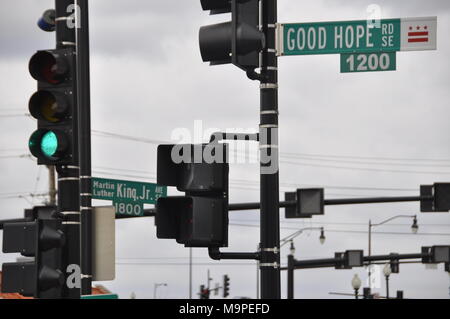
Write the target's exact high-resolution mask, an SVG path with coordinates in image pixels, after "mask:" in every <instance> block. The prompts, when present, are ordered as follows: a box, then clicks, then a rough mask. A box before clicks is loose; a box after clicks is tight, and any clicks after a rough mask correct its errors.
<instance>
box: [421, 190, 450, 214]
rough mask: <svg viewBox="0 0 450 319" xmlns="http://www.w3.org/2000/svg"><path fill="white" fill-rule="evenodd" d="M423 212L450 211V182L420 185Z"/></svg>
mask: <svg viewBox="0 0 450 319" xmlns="http://www.w3.org/2000/svg"><path fill="white" fill-rule="evenodd" d="M420 196H421V197H422V198H421V200H420V211H421V212H445V213H448V212H450V183H434V184H433V185H421V186H420Z"/></svg>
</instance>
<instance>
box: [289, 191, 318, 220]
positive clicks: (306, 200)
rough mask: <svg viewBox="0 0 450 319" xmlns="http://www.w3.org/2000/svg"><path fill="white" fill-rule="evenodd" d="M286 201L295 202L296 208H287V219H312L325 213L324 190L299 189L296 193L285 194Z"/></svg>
mask: <svg viewBox="0 0 450 319" xmlns="http://www.w3.org/2000/svg"><path fill="white" fill-rule="evenodd" d="M285 200H286V201H295V202H296V205H295V207H287V208H286V210H285V217H286V218H311V217H312V216H313V215H323V214H324V212H325V209H324V207H325V201H324V189H323V188H307V189H300V188H299V189H297V191H296V192H287V193H285Z"/></svg>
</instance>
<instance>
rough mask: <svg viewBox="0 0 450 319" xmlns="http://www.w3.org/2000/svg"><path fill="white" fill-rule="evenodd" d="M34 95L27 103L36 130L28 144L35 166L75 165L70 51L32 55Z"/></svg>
mask: <svg viewBox="0 0 450 319" xmlns="http://www.w3.org/2000/svg"><path fill="white" fill-rule="evenodd" d="M29 71H30V74H31V76H32V77H33V78H34V79H35V80H36V81H38V91H37V92H36V93H34V94H33V95H32V96H31V98H30V100H29V111H30V114H31V115H32V116H33V117H34V118H35V119H37V120H38V129H37V130H36V131H35V132H34V133H33V134H32V135H31V137H30V140H29V149H30V152H31V153H32V154H33V155H34V156H35V157H36V158H37V160H38V165H58V164H59V165H64V164H66V165H70V164H77V163H78V153H77V149H78V143H77V131H78V129H77V104H76V69H75V52H74V50H73V49H56V50H44V51H38V52H36V53H35V54H34V55H33V56H32V58H31V59H30V62H29Z"/></svg>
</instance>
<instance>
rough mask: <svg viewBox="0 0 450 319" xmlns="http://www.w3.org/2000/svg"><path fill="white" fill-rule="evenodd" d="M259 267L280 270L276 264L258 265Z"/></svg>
mask: <svg viewBox="0 0 450 319" xmlns="http://www.w3.org/2000/svg"><path fill="white" fill-rule="evenodd" d="M259 267H270V268H274V269H278V268H280V265H279V264H278V263H277V262H274V263H261V264H259Z"/></svg>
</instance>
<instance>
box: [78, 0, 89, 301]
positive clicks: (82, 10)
mask: <svg viewBox="0 0 450 319" xmlns="http://www.w3.org/2000/svg"><path fill="white" fill-rule="evenodd" d="M77 5H78V8H79V12H78V15H77V16H78V18H79V22H80V25H79V26H78V27H77V78H78V116H79V126H78V131H79V132H78V133H79V140H78V145H79V156H80V210H81V287H82V288H81V290H82V294H83V295H90V294H91V290H92V247H91V244H92V185H91V183H92V176H91V99H90V96H91V93H90V76H89V74H90V65H89V11H88V0H77Z"/></svg>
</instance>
